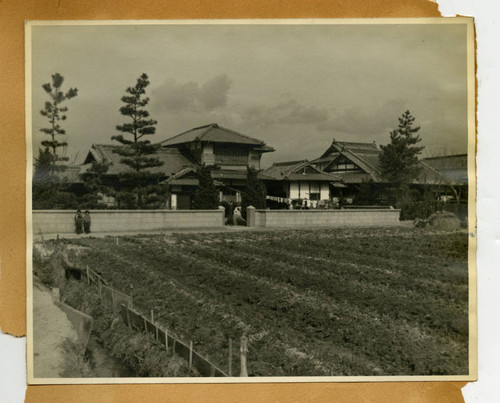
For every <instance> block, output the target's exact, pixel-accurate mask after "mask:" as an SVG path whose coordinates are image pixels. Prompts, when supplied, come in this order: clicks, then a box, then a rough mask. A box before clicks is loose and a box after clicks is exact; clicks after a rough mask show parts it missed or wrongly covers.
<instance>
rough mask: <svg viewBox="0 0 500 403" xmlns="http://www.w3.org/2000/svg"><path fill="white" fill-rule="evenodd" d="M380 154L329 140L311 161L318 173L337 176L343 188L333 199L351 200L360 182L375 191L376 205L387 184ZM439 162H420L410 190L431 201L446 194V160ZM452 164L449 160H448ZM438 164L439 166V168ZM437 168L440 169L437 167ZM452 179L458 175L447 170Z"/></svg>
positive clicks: (370, 148)
mask: <svg viewBox="0 0 500 403" xmlns="http://www.w3.org/2000/svg"><path fill="white" fill-rule="evenodd" d="M381 153H382V150H381V149H380V148H379V147H378V146H377V145H376V144H375V142H373V143H358V142H344V141H337V140H335V139H333V142H332V144H331V145H330V146H329V147H328V148H327V149H326V151H325V152H324V153H323V154H322V155H321V156H320V157H319V158H317V159H315V160H312V161H311V164H313V165H314V166H315V167H316V168H318V169H320V170H321V171H322V172H327V173H333V174H335V175H338V176H339V178H340V179H341V181H342V183H343V184H344V185H345V186H346V187H345V188H343V189H339V191H338V192H337V194H336V195H334V196H338V195H339V193H341V194H342V197H344V198H347V199H348V200H353V199H355V198H356V195H357V194H358V192H359V189H360V185H361V184H362V183H363V182H367V181H369V182H370V183H372V184H375V185H378V186H375V188H376V189H377V193H378V194H377V195H376V199H377V202H378V203H384V202H385V201H386V196H387V195H386V191H385V189H387V187H388V186H389V184H388V183H387V182H386V181H385V180H384V178H383V177H382V174H381V171H380V166H379V156H380V154H381ZM440 158H441V159H438V158H435V159H423V160H421V161H420V163H419V164H420V168H421V169H420V173H419V175H418V177H417V178H415V179H414V180H413V181H412V183H411V184H410V186H412V187H413V188H415V189H418V190H421V191H423V190H424V189H425V190H427V191H430V192H432V193H433V194H434V196H435V198H439V197H440V195H443V194H446V193H447V192H448V191H449V190H448V188H449V185H450V181H449V180H448V179H447V176H446V172H445V171H446V169H445V165H446V164H445V163H444V162H443V161H447V157H440ZM449 161H450V162H451V161H455V159H452V158H450V160H449ZM440 164H441V165H440ZM439 166H441V167H442V168H441V169H438V167H439ZM452 172H453V174H454V175H455V174H456V172H458V171H453V170H452V169H450V170H449V171H448V173H449V174H450V175H451V173H452ZM466 173H467V172H466V170H465V175H464V172H463V171H460V173H458V176H460V178H461V180H463V181H464V182H463V183H465V184H466V183H467V175H466Z"/></svg>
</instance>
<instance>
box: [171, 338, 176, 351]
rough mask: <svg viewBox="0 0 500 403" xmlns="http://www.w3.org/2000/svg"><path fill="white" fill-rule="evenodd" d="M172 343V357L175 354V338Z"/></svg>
mask: <svg viewBox="0 0 500 403" xmlns="http://www.w3.org/2000/svg"><path fill="white" fill-rule="evenodd" d="M173 340H174V342H173V343H172V355H174V354H175V338H173Z"/></svg>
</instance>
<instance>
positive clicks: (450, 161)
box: [423, 154, 467, 170]
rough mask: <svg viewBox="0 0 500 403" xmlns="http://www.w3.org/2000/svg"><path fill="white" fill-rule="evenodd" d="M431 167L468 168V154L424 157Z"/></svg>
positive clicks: (439, 168) (438, 168)
mask: <svg viewBox="0 0 500 403" xmlns="http://www.w3.org/2000/svg"><path fill="white" fill-rule="evenodd" d="M423 160H424V162H425V163H426V164H427V165H429V166H430V167H432V168H434V169H437V170H441V169H460V168H463V169H467V154H455V155H443V156H439V157H428V158H424V159H423Z"/></svg>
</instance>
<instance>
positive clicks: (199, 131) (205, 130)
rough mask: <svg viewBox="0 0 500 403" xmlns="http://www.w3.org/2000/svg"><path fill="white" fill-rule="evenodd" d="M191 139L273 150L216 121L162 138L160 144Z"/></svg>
mask: <svg viewBox="0 0 500 403" xmlns="http://www.w3.org/2000/svg"><path fill="white" fill-rule="evenodd" d="M193 141H202V142H213V143H233V144H245V145H250V146H254V147H258V149H259V150H260V151H262V152H268V151H274V148H272V147H268V146H266V143H264V142H263V141H261V140H258V139H255V138H253V137H250V136H247V135H245V134H241V133H238V132H236V131H234V130H230V129H226V128H225V127H222V126H219V125H218V124H217V123H211V124H209V125H205V126H200V127H195V128H194V129H191V130H188V131H186V132H183V133H181V134H178V135H177V136H174V137H171V138H169V139H167V140H164V141H162V142H161V143H160V144H162V145H163V146H167V147H168V146H173V145H179V144H185V143H191V142H193Z"/></svg>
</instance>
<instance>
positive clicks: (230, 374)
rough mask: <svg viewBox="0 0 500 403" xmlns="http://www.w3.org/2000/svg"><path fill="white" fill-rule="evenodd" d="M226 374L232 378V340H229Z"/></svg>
mask: <svg viewBox="0 0 500 403" xmlns="http://www.w3.org/2000/svg"><path fill="white" fill-rule="evenodd" d="M228 368H229V369H228V374H229V376H233V339H231V338H229V357H228Z"/></svg>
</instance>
